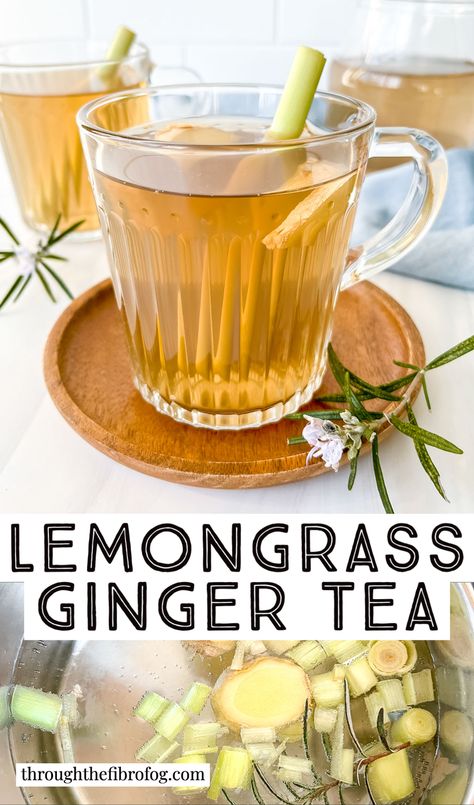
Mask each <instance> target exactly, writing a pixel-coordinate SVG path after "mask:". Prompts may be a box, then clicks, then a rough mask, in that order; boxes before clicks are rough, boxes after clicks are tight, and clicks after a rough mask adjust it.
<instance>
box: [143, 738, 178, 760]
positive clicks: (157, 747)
mask: <svg viewBox="0 0 474 805" xmlns="http://www.w3.org/2000/svg"><path fill="white" fill-rule="evenodd" d="M178 750H179V744H178V743H177V741H168V739H167V738H163V736H162V735H154V736H153V738H150V740H149V741H147V742H146V743H145V744H143V746H141V747H140V749H139V750H138V752H137V753H136V755H135V759H136V760H144V761H145V762H146V763H164V761H165V760H170V759H171V758H172V757H173V755H176V754H177V752H178Z"/></svg>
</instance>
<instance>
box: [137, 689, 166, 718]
mask: <svg viewBox="0 0 474 805" xmlns="http://www.w3.org/2000/svg"><path fill="white" fill-rule="evenodd" d="M168 705H169V701H168V699H165V698H164V697H163V696H160V695H159V693H154V692H153V691H148V692H147V693H145V695H144V696H143V697H142V698H141V699H140V701H139V702H138V704H137V706H136V707H135V709H134V711H133V715H134V716H136V717H137V718H142V719H143V720H144V721H148V723H149V724H154V723H155V721H156V720H157V719H158V718H159V717H160V716H161V714H162V713H163V711H164V710H165V709H166V708H167V707H168Z"/></svg>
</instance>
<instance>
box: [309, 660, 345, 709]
mask: <svg viewBox="0 0 474 805" xmlns="http://www.w3.org/2000/svg"><path fill="white" fill-rule="evenodd" d="M310 685H311V692H312V694H313V698H314V701H315V702H316V706H317V707H328V708H331V707H337V705H339V704H343V702H344V678H342V679H340V678H338V673H337V672H336V674H335V672H334V669H333V670H332V671H328V672H327V673H325V674H316V675H315V676H312V677H311V678H310Z"/></svg>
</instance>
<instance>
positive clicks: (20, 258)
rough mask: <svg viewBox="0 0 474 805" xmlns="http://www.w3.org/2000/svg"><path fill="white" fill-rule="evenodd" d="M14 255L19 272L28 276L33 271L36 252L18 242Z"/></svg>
mask: <svg viewBox="0 0 474 805" xmlns="http://www.w3.org/2000/svg"><path fill="white" fill-rule="evenodd" d="M14 255H15V262H16V264H17V265H18V270H19V272H20V274H23V275H24V276H28V275H29V274H33V273H34V270H35V267H36V252H32V251H31V250H30V249H28V248H27V247H26V246H22V245H21V244H20V245H19V246H16V247H15V249H14Z"/></svg>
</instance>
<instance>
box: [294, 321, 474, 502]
mask: <svg viewBox="0 0 474 805" xmlns="http://www.w3.org/2000/svg"><path fill="white" fill-rule="evenodd" d="M473 350H474V336H470V337H469V338H466V339H465V340H464V341H461V342H460V343H459V344H456V345H455V346H453V347H451V349H448V350H447V351H446V352H443V353H442V354H441V355H439V356H438V357H437V358H434V359H433V360H432V361H430V362H429V363H427V364H426V366H423V367H422V366H416V365H415V364H412V363H405V362H404V361H394V363H395V364H396V365H397V366H400V367H402V368H404V369H409V370H410V371H409V373H408V374H406V375H405V376H404V377H401V378H400V377H398V378H395V379H394V380H392V381H390V382H388V383H382V384H380V385H378V386H375V385H373V384H371V383H369V382H367V381H366V380H363V379H362V378H361V377H359V376H358V375H356V374H355V373H354V372H352V371H351V370H350V369H348V368H347V367H346V366H344V364H343V363H342V361H341V360H340V358H339V357H338V356H337V355H336V352H335V351H334V347H333V346H332V344H329V346H328V361H329V366H330V368H331V371H332V374H333V376H334V379H335V380H336V382H337V384H338V386H339V388H340V391H339V392H338V393H337V394H327V395H324V396H322V397H320V398H319V399H318V400H317V401H318V402H322V403H330V404H334V403H339V404H340V405H342V406H343V407H342V408H333V407H331V409H322V410H314V411H303V412H299V413H296V414H292V415H290V416H289V417H288V418H289V419H301V420H306V425H305V428H304V430H303V432H302V434H301V436H292V437H290V438H289V439H288V444H302V443H303V442H307V443H308V444H309V445H310V446H311V448H312V449H311V451H310V454H309V457H308V458H309V459H311V458H313V457H316V458H322V459H323V461H324V462H325V464H326V466H327V467H331V468H332V469H334V470H337V469H338V468H339V462H340V460H341V457H342V455H343V453H344V452H345V451H347V453H348V458H349V462H350V474H349V480H348V488H349V489H352V488H353V486H354V482H355V478H356V473H357V463H358V459H359V454H360V450H361V448H362V446H363V444H364V443H365V444H367V443H369V444H371V447H372V465H373V471H374V477H375V482H376V485H377V490H378V493H379V496H380V499H381V501H382V503H383V506H384V509H385V511H386V512H387V513H390V514H392V513H393V511H394V510H393V506H392V503H391V501H390V497H389V494H388V491H387V486H386V483H385V478H384V475H383V470H382V465H381V462H380V456H379V438H378V434H379V432H380V431H381V429H382V427H383V426H384V425H385V424H386V422H387V421H388V422H389V423H390V424H391V425H393V427H394V428H395V429H396V430H398V431H399V433H402V434H403V435H404V436H407V437H408V438H410V439H411V440H412V442H413V445H414V448H415V451H416V455H417V457H418V459H419V461H420V464H421V466H422V468H423V470H424V471H425V472H426V473H427V475H428V477H429V478H430V480H431V481H432V483H433V485H434V487H435V489H436V490H437V492H438V493H439V494H440V495H441V497H443V498H444V500H446V501H447V500H448V498H447V497H446V493H445V491H444V488H443V486H442V484H441V481H440V475H439V472H438V470H437V468H436V466H435V464H434V462H433V460H432V458H431V456H430V454H429V453H428V450H427V447H435V448H437V449H438V450H444V451H445V452H448V453H454V454H457V455H460V454H462V452H463V451H462V449H461V448H460V447H458V446H457V445H455V444H453V443H452V442H451V441H449V440H448V439H446V438H445V437H444V436H440V435H439V434H436V433H433V432H431V431H429V430H426V429H425V428H422V427H420V426H419V425H418V422H417V420H416V417H415V414H414V412H413V409H412V408H411V405H410V399H411V395H412V392H413V391H414V390H415V389H416V388H417V387H418V386H419V385H421V387H422V389H423V393H424V397H425V402H426V405H427V408H428V410H429V411H431V400H430V396H429V393H428V386H427V382H426V375H427V373H428V372H430V371H432V370H433V369H438V368H439V367H440V366H444V365H445V364H447V363H450V362H451V361H454V360H457V359H458V358H461V357H462V356H463V355H467V354H468V353H469V352H472V351H473ZM397 391H401V392H402V394H401V396H399V395H397V394H395V393H394V392H397ZM367 400H384V401H386V402H392V403H394V407H392V409H391V410H390V408H389V409H388V411H385V412H384V413H383V414H382V413H378V412H373V411H368V410H367V409H366V408H365V405H364V403H365V402H366V401H367ZM404 417H406V418H404ZM341 423H342V424H341Z"/></svg>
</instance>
